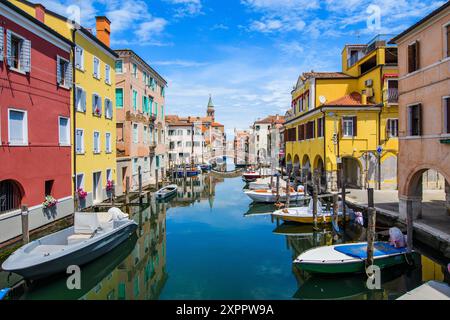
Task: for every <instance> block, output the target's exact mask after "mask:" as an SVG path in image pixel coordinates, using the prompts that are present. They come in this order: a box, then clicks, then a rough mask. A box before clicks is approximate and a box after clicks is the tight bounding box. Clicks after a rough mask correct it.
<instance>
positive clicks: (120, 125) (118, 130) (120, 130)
mask: <svg viewBox="0 0 450 320" xmlns="http://www.w3.org/2000/svg"><path fill="white" fill-rule="evenodd" d="M116 139H117V141H120V142H122V141H123V123H116Z"/></svg>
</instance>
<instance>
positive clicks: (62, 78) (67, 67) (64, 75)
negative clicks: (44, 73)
mask: <svg viewBox="0 0 450 320" xmlns="http://www.w3.org/2000/svg"><path fill="white" fill-rule="evenodd" d="M56 73H57V77H56V78H57V81H58V85H60V86H61V87H65V88H70V87H71V86H72V63H70V62H69V60H66V59H64V58H61V57H60V56H58V57H57V67H56Z"/></svg>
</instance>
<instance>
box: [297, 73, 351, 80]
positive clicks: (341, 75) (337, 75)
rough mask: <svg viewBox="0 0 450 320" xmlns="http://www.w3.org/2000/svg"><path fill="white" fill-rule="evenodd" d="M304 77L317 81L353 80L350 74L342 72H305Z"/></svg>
mask: <svg viewBox="0 0 450 320" xmlns="http://www.w3.org/2000/svg"><path fill="white" fill-rule="evenodd" d="M303 76H304V77H305V78H307V79H308V78H316V79H347V78H353V77H352V76H349V75H348V74H345V73H342V72H304V73H303Z"/></svg>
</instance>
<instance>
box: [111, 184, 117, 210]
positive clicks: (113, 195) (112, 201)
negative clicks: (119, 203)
mask: <svg viewBox="0 0 450 320" xmlns="http://www.w3.org/2000/svg"><path fill="white" fill-rule="evenodd" d="M115 197H116V183H115V182H114V180H113V181H112V189H111V198H110V200H111V205H112V206H113V205H114V198H115Z"/></svg>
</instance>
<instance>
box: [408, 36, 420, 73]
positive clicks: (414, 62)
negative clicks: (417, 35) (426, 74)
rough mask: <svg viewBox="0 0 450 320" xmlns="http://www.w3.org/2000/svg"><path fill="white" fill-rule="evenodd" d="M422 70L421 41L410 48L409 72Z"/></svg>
mask: <svg viewBox="0 0 450 320" xmlns="http://www.w3.org/2000/svg"><path fill="white" fill-rule="evenodd" d="M419 69H420V45H419V41H416V42H414V43H413V44H410V45H409V46H408V72H409V73H411V72H414V71H417V70H419Z"/></svg>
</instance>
